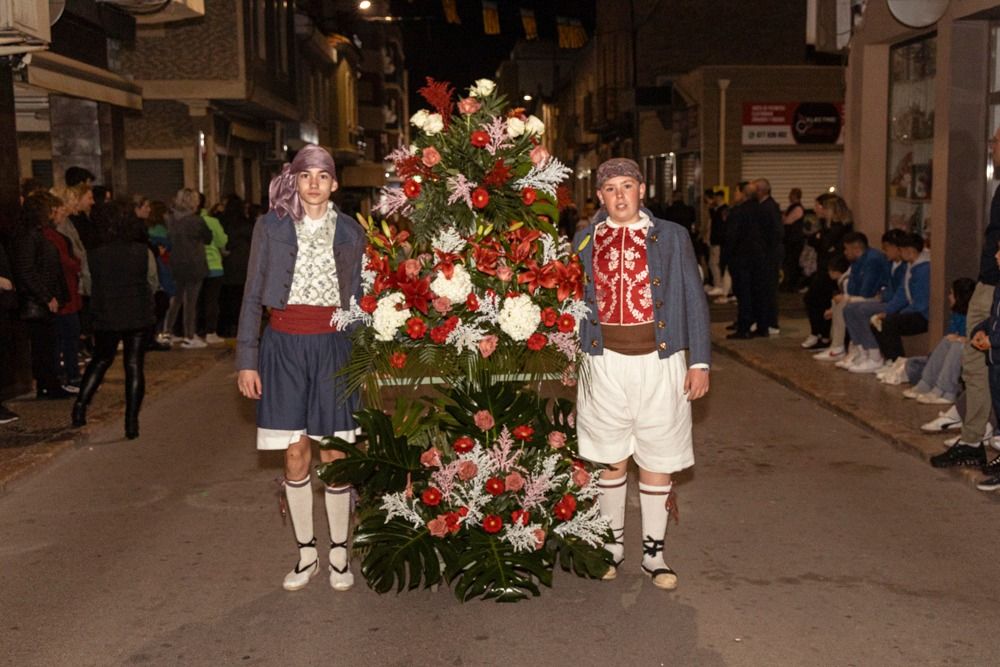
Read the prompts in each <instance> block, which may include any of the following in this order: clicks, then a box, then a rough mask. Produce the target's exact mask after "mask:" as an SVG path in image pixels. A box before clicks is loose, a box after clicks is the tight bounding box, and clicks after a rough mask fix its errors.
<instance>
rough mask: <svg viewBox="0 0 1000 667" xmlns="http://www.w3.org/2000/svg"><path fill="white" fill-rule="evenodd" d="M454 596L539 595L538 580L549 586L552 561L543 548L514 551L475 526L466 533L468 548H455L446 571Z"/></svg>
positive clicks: (517, 597) (508, 597)
mask: <svg viewBox="0 0 1000 667" xmlns="http://www.w3.org/2000/svg"><path fill="white" fill-rule="evenodd" d="M448 576H449V579H450V580H451V585H452V588H453V590H454V591H455V596H456V597H457V598H458V599H459V600H461V601H462V602H468V601H469V600H471V599H472V598H476V597H479V598H482V599H484V600H496V601H497V602H517V601H518V600H523V599H525V598H527V597H529V594H530V595H539V594H540V591H539V590H538V583H542V584H544V585H546V586H549V587H551V586H552V561H551V559H550V558H549V557H547V556H546V554H545V553H544V552H537V551H536V552H531V553H518V552H516V551H514V548H513V547H512V546H510V545H509V544H507V543H506V542H502V541H500V540H498V539H496V538H495V537H491V536H489V535H487V534H486V533H483V532H480V531H478V530H475V531H471V532H470V534H469V544H468V548H466V549H464V550H461V551H458V552H457V559H456V560H455V561H454V565H452V566H451V567H450V568H449V571H448Z"/></svg>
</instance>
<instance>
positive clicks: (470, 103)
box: [458, 97, 483, 113]
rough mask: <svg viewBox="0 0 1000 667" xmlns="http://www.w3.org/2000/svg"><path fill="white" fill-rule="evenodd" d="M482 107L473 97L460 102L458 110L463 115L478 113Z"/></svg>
mask: <svg viewBox="0 0 1000 667" xmlns="http://www.w3.org/2000/svg"><path fill="white" fill-rule="evenodd" d="M482 106H483V105H482V104H480V103H479V101H478V100H476V99H475V98H473V97H466V98H465V99H462V100H459V101H458V110H459V111H460V112H462V113H476V112H477V111H479V110H480V109H481V108H482Z"/></svg>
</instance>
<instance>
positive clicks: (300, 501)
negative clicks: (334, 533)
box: [285, 477, 316, 570]
mask: <svg viewBox="0 0 1000 667" xmlns="http://www.w3.org/2000/svg"><path fill="white" fill-rule="evenodd" d="M311 481H312V480H311V478H310V477H306V478H305V479H301V480H299V481H297V482H296V481H293V480H290V479H286V480H285V498H287V499H288V515H289V516H290V517H291V518H292V529H293V530H294V531H295V539H296V541H297V542H298V543H299V544H300V545H301V544H308V545H310V546H300V547H299V570H302V569H304V568H306V567H307V566H309V565H311V564H312V563H313V562H314V561H315V560H316V543H315V541H314V535H313V490H312V484H311Z"/></svg>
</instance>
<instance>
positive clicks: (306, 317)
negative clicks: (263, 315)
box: [271, 304, 337, 334]
mask: <svg viewBox="0 0 1000 667" xmlns="http://www.w3.org/2000/svg"><path fill="white" fill-rule="evenodd" d="M335 310H337V308H336V306H305V305H299V304H294V305H291V306H286V307H285V308H284V309H282V310H278V309H277V308H272V309H271V328H272V329H274V330H275V331H280V332H281V333H287V334H324V333H330V332H332V331H336V330H337V329H336V327H334V326H333V325H332V324H330V318H331V317H333V313H334V311H335Z"/></svg>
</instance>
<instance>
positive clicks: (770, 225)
mask: <svg viewBox="0 0 1000 667" xmlns="http://www.w3.org/2000/svg"><path fill="white" fill-rule="evenodd" d="M753 185H754V189H755V190H756V193H757V201H758V202H759V204H760V206H759V207H758V209H757V212H758V216H759V217H758V223H759V224H760V227H761V229H760V232H761V239H762V241H763V244H764V262H765V266H764V267H763V273H764V275H763V276H762V279H761V286H760V291H761V297H762V299H763V303H762V311H761V312H762V317H763V319H764V321H765V322H766V323H767V327H768V329H769V330H770V332H771V333H774V334H777V333H778V283H779V282H780V281H781V262H782V259H783V258H784V250H785V248H784V244H783V241H784V233H785V230H784V225H783V224H782V221H781V207H779V206H778V202H776V201H774V197H772V196H771V183H770V181H768V180H767V179H766V178H758V179H757V180H756V181H754V183H753ZM758 326H759V325H758Z"/></svg>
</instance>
